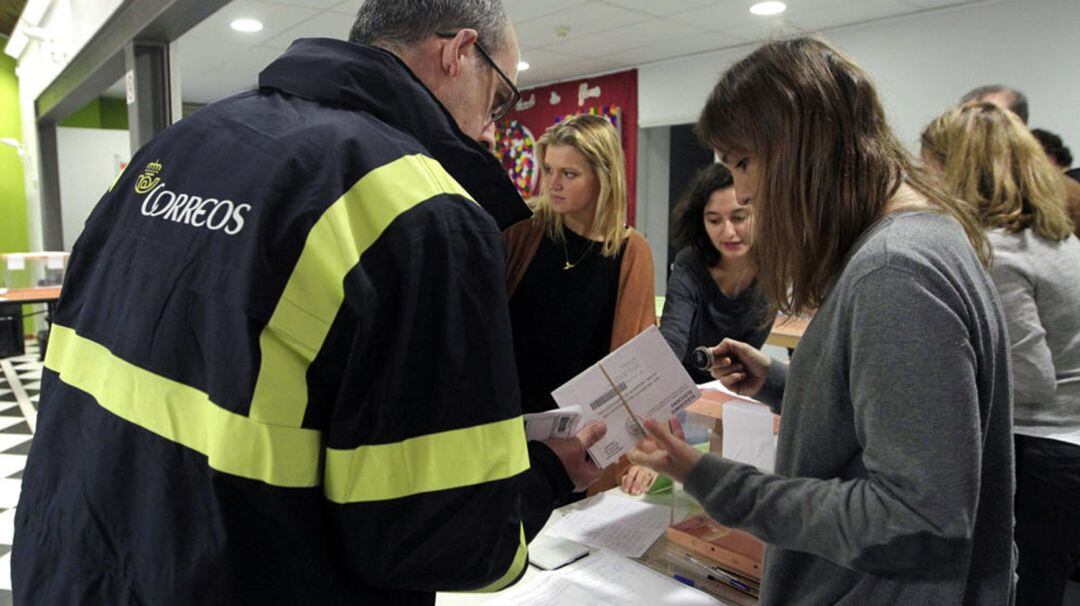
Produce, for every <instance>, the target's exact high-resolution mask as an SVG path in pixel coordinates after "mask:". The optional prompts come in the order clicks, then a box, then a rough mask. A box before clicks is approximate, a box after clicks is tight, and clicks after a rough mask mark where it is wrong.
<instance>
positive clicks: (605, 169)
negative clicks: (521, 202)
mask: <svg viewBox="0 0 1080 606" xmlns="http://www.w3.org/2000/svg"><path fill="white" fill-rule="evenodd" d="M552 145H569V146H571V147H573V148H574V149H576V150H577V151H578V152H579V153H580V154H581V155H582V156H585V159H586V160H588V162H589V166H590V167H592V169H593V171H594V172H595V173H596V177H597V181H599V183H600V193H599V194H598V195H597V199H596V210H595V211H594V212H593V220H592V228H591V230H592V233H594V234H596V235H598V236H599V237H600V238H601V240H602V241H603V247H602V249H601V253H602V254H603V255H604V256H605V257H613V256H615V255H616V254H617V253H618V252H619V249H620V248H622V244H623V242H624V241H625V240H626V238H627V236H629V232H628V230H627V228H626V170H625V169H624V168H623V151H622V145H620V143H619V134H618V133H617V132H616V131H615V127H614V126H612V125H611V122H608V120H607V118H604V117H602V116H597V115H592V114H582V115H580V116H573V117H571V118H568V119H567V120H565V121H563V122H560V123H558V124H556V125H555V126H552V127H551V128H549V129H547V132H545V133H544V134H543V135H542V136H541V137H540V139H539V140H538V141H537V157H538V158H539V159H540V161H541V162H543V159H544V154H545V153H546V152H547V148H548V147H550V146H552ZM541 180H542V184H541V186H542V187H541V193H540V197H539V199H538V202H537V205H536V217H537V219H538V220H540V221H543V222H544V226H545V227H546V229H547V233H548V236H550V237H551V238H553V239H555V240H562V238H563V230H562V228H563V218H562V216H561V215H559V214H558V213H556V212H555V211H554V210H552V208H551V193H550V192H549V191H548V185H547V179H543V178H542V179H541Z"/></svg>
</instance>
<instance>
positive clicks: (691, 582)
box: [671, 574, 695, 587]
mask: <svg viewBox="0 0 1080 606" xmlns="http://www.w3.org/2000/svg"><path fill="white" fill-rule="evenodd" d="M671 576H673V577H675V580H676V581H678V582H680V583H682V584H683V585H689V586H690V587H693V586H694V585H695V583H694V580H693V579H688V578H686V577H684V576H682V575H681V574H673V575H671Z"/></svg>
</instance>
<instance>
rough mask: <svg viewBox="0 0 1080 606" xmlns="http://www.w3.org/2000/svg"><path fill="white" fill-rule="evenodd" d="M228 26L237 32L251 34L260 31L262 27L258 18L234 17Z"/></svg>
mask: <svg viewBox="0 0 1080 606" xmlns="http://www.w3.org/2000/svg"><path fill="white" fill-rule="evenodd" d="M229 27H231V28H233V29H234V30H236V31H238V32H244V33H245V34H252V33H255V32H261V31H262V28H263V24H262V21H259V20H258V19H234V20H233V22H232V23H230V24H229Z"/></svg>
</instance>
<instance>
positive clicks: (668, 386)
mask: <svg viewBox="0 0 1080 606" xmlns="http://www.w3.org/2000/svg"><path fill="white" fill-rule="evenodd" d="M700 395H701V392H700V391H698V388H697V385H695V384H694V381H693V379H691V378H690V375H689V374H687V373H686V369H685V368H683V366H682V364H681V363H679V360H678V359H677V358H676V357H675V354H674V353H672V351H671V348H670V347H669V346H668V344H667V341H665V340H664V338H663V337H662V336H661V335H660V331H659V330H658V329H657V328H656V327H655V326H651V327H649V328H648V329H646V330H645V331H644V332H642V333H641V334H639V335H638V336H636V337H634V338H633V339H631V340H630V341H629V342H628V343H626V344H625V345H623V346H622V347H620V348H619V349H616V350H615V351H613V352H611V353H610V354H608V355H607V356H605V357H604V359H602V360H600V361H599V362H597V363H596V364H593V365H592V366H590V367H589V368H587V369H585V371H584V372H582V373H581V374H579V375H578V376H576V377H574V378H573V379H570V380H569V381H568V382H566V383H565V384H563V385H562V387H559V388H558V389H556V390H555V391H553V392H551V396H552V397H553V398H555V402H557V403H558V404H559V406H560V407H562V408H567V407H569V406H579V407H580V408H581V412H582V418H581V419H580V423H581V426H583V427H584V426H585V425H587V424H588V423H589V422H591V421H593V420H597V419H598V420H601V421H603V422H604V424H605V425H607V433H606V434H605V435H604V437H603V438H602V439H601V440H600V441H599V442H598V443H597V444H596V445H595V446H593V447H592V448H590V449H589V456H590V457H592V459H593V461H595V462H596V464H597V465H598V466H600V467H607V466H608V465H611V464H612V463H614V462H615V461H617V460H618V459H619V457H620V456H621V455H623V454H624V453H626V452H628V451H629V450H631V449H632V448H633V447H634V445H635V444H637V443H638V442H639V441H640V440H641V439H642V438H644V437H645V436H644V434H643V433H642V430H641V427H642V424H644V422H645V419H647V418H653V419H656V420H657V421H660V422H662V423H664V422H667V420H668V419H669V418H671V417H673V416H675V414H676V413H677V412H679V411H680V410H682V409H683V408H686V407H687V406H688V405H690V403H691V402H693V401H694V400H697V399H698V397H699V396H700Z"/></svg>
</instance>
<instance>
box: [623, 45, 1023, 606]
mask: <svg viewBox="0 0 1080 606" xmlns="http://www.w3.org/2000/svg"><path fill="white" fill-rule="evenodd" d="M698 132H699V134H700V135H701V138H702V140H703V141H705V142H707V143H708V144H709V145H710V146H711V147H712V148H713V149H715V150H716V151H717V153H718V154H719V156H720V158H721V160H722V161H723V163H724V164H725V165H726V166H727V167H728V168H729V169H731V171H732V174H733V175H734V178H735V191H736V194H737V195H738V197H739V201H740V202H741V203H744V204H752V205H753V206H754V228H753V246H752V247H751V248H750V250H751V253H750V254H751V256H752V258H753V260H754V263H755V266H756V267H757V269H758V281H759V282H760V283H761V284H762V286H763V288H764V289H765V291H766V293H768V295H769V297H770V300H771V301H772V302H773V303H774V304H775V305H777V306H778V307H779V308H780V309H781V310H782V311H785V312H789V313H791V315H795V314H797V313H798V312H800V311H802V310H804V309H808V308H811V307H814V308H817V312H816V314H815V315H814V318H813V320H812V321H811V322H810V324H809V326H808V328H807V329H806V332H805V334H804V336H803V338H802V340H801V341H800V342H799V346H798V348H796V349H795V353H794V356H793V357H792V359H791V363H790V366H789V365H788V364H785V363H783V362H780V361H778V360H772V359H770V358H769V357H768V356H765V355H764V354H762V353H761V352H760V351H758V350H757V349H755V348H753V347H750V346H749V345H747V344H745V343H741V342H738V341H733V340H731V339H725V340H724V341H723V342H721V343H720V344H719V345H718V346H717V347H715V348H714V349H713V353H714V355H715V356H716V357H717V359H718V362H717V363H716V364H715V365H714V366H713V375H714V376H715V377H717V378H718V379H720V380H721V381H722V382H723V384H724V385H726V386H728V387H729V388H732V389H734V390H735V391H737V392H739V393H741V394H745V395H748V396H754V397H757V398H758V399H761V400H763V401H765V402H767V403H769V404H770V405H772V407H773V410H774V412H777V413H779V414H781V415H782V416H783V419H784V422H783V423H782V424H781V426H780V436H779V443H778V448H777V455H776V473H775V474H771V473H764V472H762V471H760V470H758V469H757V468H755V467H753V466H750V465H744V464H741V463H737V462H734V461H729V460H725V459H722V458H720V457H717V456H715V455H703V454H702V453H700V452H698V451H697V450H696V449H694V448H693V447H691V446H690V445H688V444H686V443H685V442H684V441H682V440H679V439H677V438H676V437H675V435H673V434H672V432H671V431H668V429H667V428H665V427H663V426H661V425H660V424H658V423H655V422H652V421H648V422H647V423H646V429H647V430H648V431H649V433H650V435H651V436H652V437H651V438H650V439H647V440H644V441H642V442H641V443H639V445H638V447H637V448H636V449H635V450H633V451H631V454H630V459H631V460H632V461H633V462H635V463H637V464H641V465H648V466H650V467H652V468H654V469H656V470H657V471H660V472H661V473H665V474H668V475H670V476H671V477H673V478H674V479H676V480H681V481H683V482H684V485H685V487H686V490H687V491H688V492H689V493H690V494H691V495H693V496H694V497H695V498H697V499H698V500H699V501H701V503H702V504H703V505H704V506H705V509H706V511H707V512H708V513H709V515H710V516H712V517H713V518H714V519H716V520H717V521H718V522H720V523H721V524H725V525H728V526H732V527H736V528H741V529H743V530H747V531H749V532H751V533H752V534H754V535H756V536H758V537H759V538H761V539H762V540H763V541H764V542H765V543H767V545H768V546H767V547H766V555H765V562H764V575H765V576H764V579H763V584H762V593H761V603H762V604H766V605H768V604H787V603H796V602H797V603H805V604H931V603H932V604H1005V603H1008V600H1009V598H1010V596H1011V595H1012V592H1013V589H1014V584H1013V578H1014V577H1013V571H1014V567H1015V562H1014V559H1013V542H1012V494H1013V450H1012V445H1013V442H1012V385H1011V382H1010V376H1009V375H1010V373H1009V350H1008V340H1007V336H1006V327H1005V318H1004V317H1003V315H1002V310H1001V305H1000V302H999V301H998V298H997V294H996V293H995V291H994V284H993V282H992V280H991V279H990V276H989V275H988V274H987V272H986V270H985V269H984V263H985V262H986V261H988V257H989V247H988V245H987V241H986V235H985V233H984V232H983V230H982V229H981V226H980V225H979V223H978V220H977V219H976V217H975V216H974V212H973V211H972V209H971V208H970V207H969V206H967V205H966V204H965V203H963V202H961V201H960V200H957V199H955V198H953V197H951V196H949V195H947V194H945V193H944V192H943V191H942V190H941V189H940V188H939V187H938V186H937V185H936V184H935V182H934V180H933V178H932V177H931V176H930V175H928V174H927V173H926V172H925V171H924V169H922V168H920V167H919V166H918V165H917V164H916V163H915V161H914V160H913V159H912V158H911V157H910V155H909V154H908V152H907V151H906V149H905V148H904V146H903V145H902V144H901V143H900V142H899V141H898V140H897V138H896V136H895V135H894V134H893V133H892V131H891V130H890V129H889V127H888V125H887V123H886V120H885V114H884V110H883V109H882V106H881V103H880V101H879V99H878V96H877V93H876V92H875V90H874V86H873V85H872V84H871V82H870V80H869V79H868V77H867V75H866V73H865V72H864V71H863V70H862V69H861V68H860V67H859V66H857V65H855V63H853V62H852V61H851V60H850V59H849V58H847V57H846V56H845V55H844V54H843V53H841V52H840V51H838V50H837V49H835V48H833V47H832V46H830V45H829V44H827V43H825V42H823V41H820V40H817V39H813V38H797V39H790V40H783V41H778V42H770V43H767V44H765V45H763V46H761V47H760V48H758V49H757V50H756V51H754V52H753V53H752V54H750V55H749V56H748V57H746V58H744V59H742V60H741V61H739V62H737V63H736V64H735V65H734V66H732V67H731V68H730V69H729V70H728V71H727V72H726V73H725V74H724V75H723V76H722V77H721V79H720V82H719V83H718V84H717V85H716V87H715V88H714V89H713V91H712V93H711V95H710V96H709V99H708V101H707V102H706V105H705V109H704V111H703V112H702V115H701V118H700V120H699V121H698Z"/></svg>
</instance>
